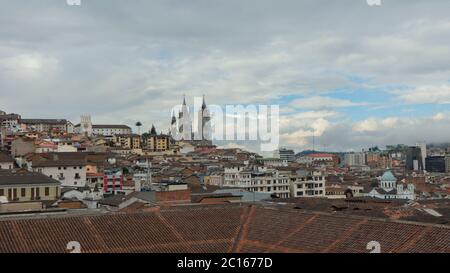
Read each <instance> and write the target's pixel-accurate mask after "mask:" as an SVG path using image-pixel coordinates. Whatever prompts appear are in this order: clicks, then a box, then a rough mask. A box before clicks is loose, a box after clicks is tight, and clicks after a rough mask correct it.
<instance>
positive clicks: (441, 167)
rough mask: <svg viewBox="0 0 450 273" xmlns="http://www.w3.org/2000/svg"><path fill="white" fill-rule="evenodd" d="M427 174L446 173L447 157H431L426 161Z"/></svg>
mask: <svg viewBox="0 0 450 273" xmlns="http://www.w3.org/2000/svg"><path fill="white" fill-rule="evenodd" d="M425 162H426V163H425V166H426V170H427V172H433V173H443V172H445V156H429V157H427V158H426V159H425Z"/></svg>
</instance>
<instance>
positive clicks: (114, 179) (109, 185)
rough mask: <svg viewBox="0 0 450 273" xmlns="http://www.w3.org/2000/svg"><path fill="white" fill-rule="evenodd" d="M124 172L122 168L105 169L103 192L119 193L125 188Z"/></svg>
mask: <svg viewBox="0 0 450 273" xmlns="http://www.w3.org/2000/svg"><path fill="white" fill-rule="evenodd" d="M123 179H124V177H123V173H122V171H121V170H105V174H104V177H103V192H104V193H107V194H117V193H119V192H121V191H122V189H123Z"/></svg>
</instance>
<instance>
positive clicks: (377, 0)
mask: <svg viewBox="0 0 450 273" xmlns="http://www.w3.org/2000/svg"><path fill="white" fill-rule="evenodd" d="M366 3H367V5H369V6H371V7H379V6H381V5H382V4H383V2H382V0H366Z"/></svg>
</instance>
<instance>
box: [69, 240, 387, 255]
mask: <svg viewBox="0 0 450 273" xmlns="http://www.w3.org/2000/svg"><path fill="white" fill-rule="evenodd" d="M66 249H67V250H69V253H73V254H79V253H81V244H80V242H78V241H71V242H68V243H67V246H66ZM366 249H367V250H370V252H369V253H381V244H380V243H379V242H377V241H370V242H368V243H367V246H366Z"/></svg>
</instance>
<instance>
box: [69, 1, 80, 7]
mask: <svg viewBox="0 0 450 273" xmlns="http://www.w3.org/2000/svg"><path fill="white" fill-rule="evenodd" d="M66 3H67V5H69V6H81V0H66Z"/></svg>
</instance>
